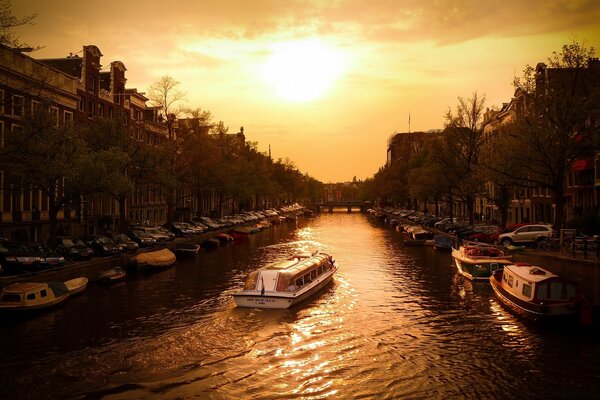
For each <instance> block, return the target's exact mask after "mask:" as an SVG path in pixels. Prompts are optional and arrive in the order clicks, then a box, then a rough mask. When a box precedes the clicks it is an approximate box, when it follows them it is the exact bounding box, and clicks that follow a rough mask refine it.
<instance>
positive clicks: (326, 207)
mask: <svg viewBox="0 0 600 400" xmlns="http://www.w3.org/2000/svg"><path fill="white" fill-rule="evenodd" d="M340 208H342V209H346V210H347V211H348V212H352V211H359V212H365V211H366V209H367V207H366V204H365V203H364V202H362V201H360V200H334V201H323V202H320V203H317V204H316V209H317V211H319V212H321V211H328V212H333V210H335V209H340Z"/></svg>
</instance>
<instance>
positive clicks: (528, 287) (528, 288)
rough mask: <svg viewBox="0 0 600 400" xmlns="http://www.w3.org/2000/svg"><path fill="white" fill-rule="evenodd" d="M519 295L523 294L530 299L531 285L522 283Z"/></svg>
mask: <svg viewBox="0 0 600 400" xmlns="http://www.w3.org/2000/svg"><path fill="white" fill-rule="evenodd" d="M521 293H523V296H525V297H528V298H530V297H531V285H528V284H527V283H524V284H523V289H522V291H521Z"/></svg>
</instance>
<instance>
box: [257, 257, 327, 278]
mask: <svg viewBox="0 0 600 400" xmlns="http://www.w3.org/2000/svg"><path fill="white" fill-rule="evenodd" d="M327 258H329V255H328V254H325V253H317V254H313V255H308V254H297V255H295V256H293V257H292V258H290V259H288V260H285V261H280V262H276V263H273V264H271V265H268V266H266V267H265V268H264V270H271V271H272V270H276V271H280V272H288V273H292V274H293V273H295V272H298V271H302V270H305V269H307V268H310V267H312V266H313V265H315V264H319V263H321V262H323V261H325V260H326V259H327Z"/></svg>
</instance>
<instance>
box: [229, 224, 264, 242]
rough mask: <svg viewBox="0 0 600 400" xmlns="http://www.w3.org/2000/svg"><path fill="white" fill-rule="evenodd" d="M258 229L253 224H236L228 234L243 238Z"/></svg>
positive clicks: (235, 237)
mask: <svg viewBox="0 0 600 400" xmlns="http://www.w3.org/2000/svg"><path fill="white" fill-rule="evenodd" d="M259 231H260V229H258V228H255V227H253V226H237V227H235V228H233V229H232V230H230V231H229V235H230V236H231V237H233V238H234V239H245V238H247V237H248V235H251V234H253V233H257V232H259Z"/></svg>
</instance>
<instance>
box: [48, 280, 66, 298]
mask: <svg viewBox="0 0 600 400" xmlns="http://www.w3.org/2000/svg"><path fill="white" fill-rule="evenodd" d="M48 287H49V288H50V290H52V292H53V293H54V297H60V296H64V295H65V294H67V293H69V292H70V290H69V288H68V287H67V285H65V283H64V282H48Z"/></svg>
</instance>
